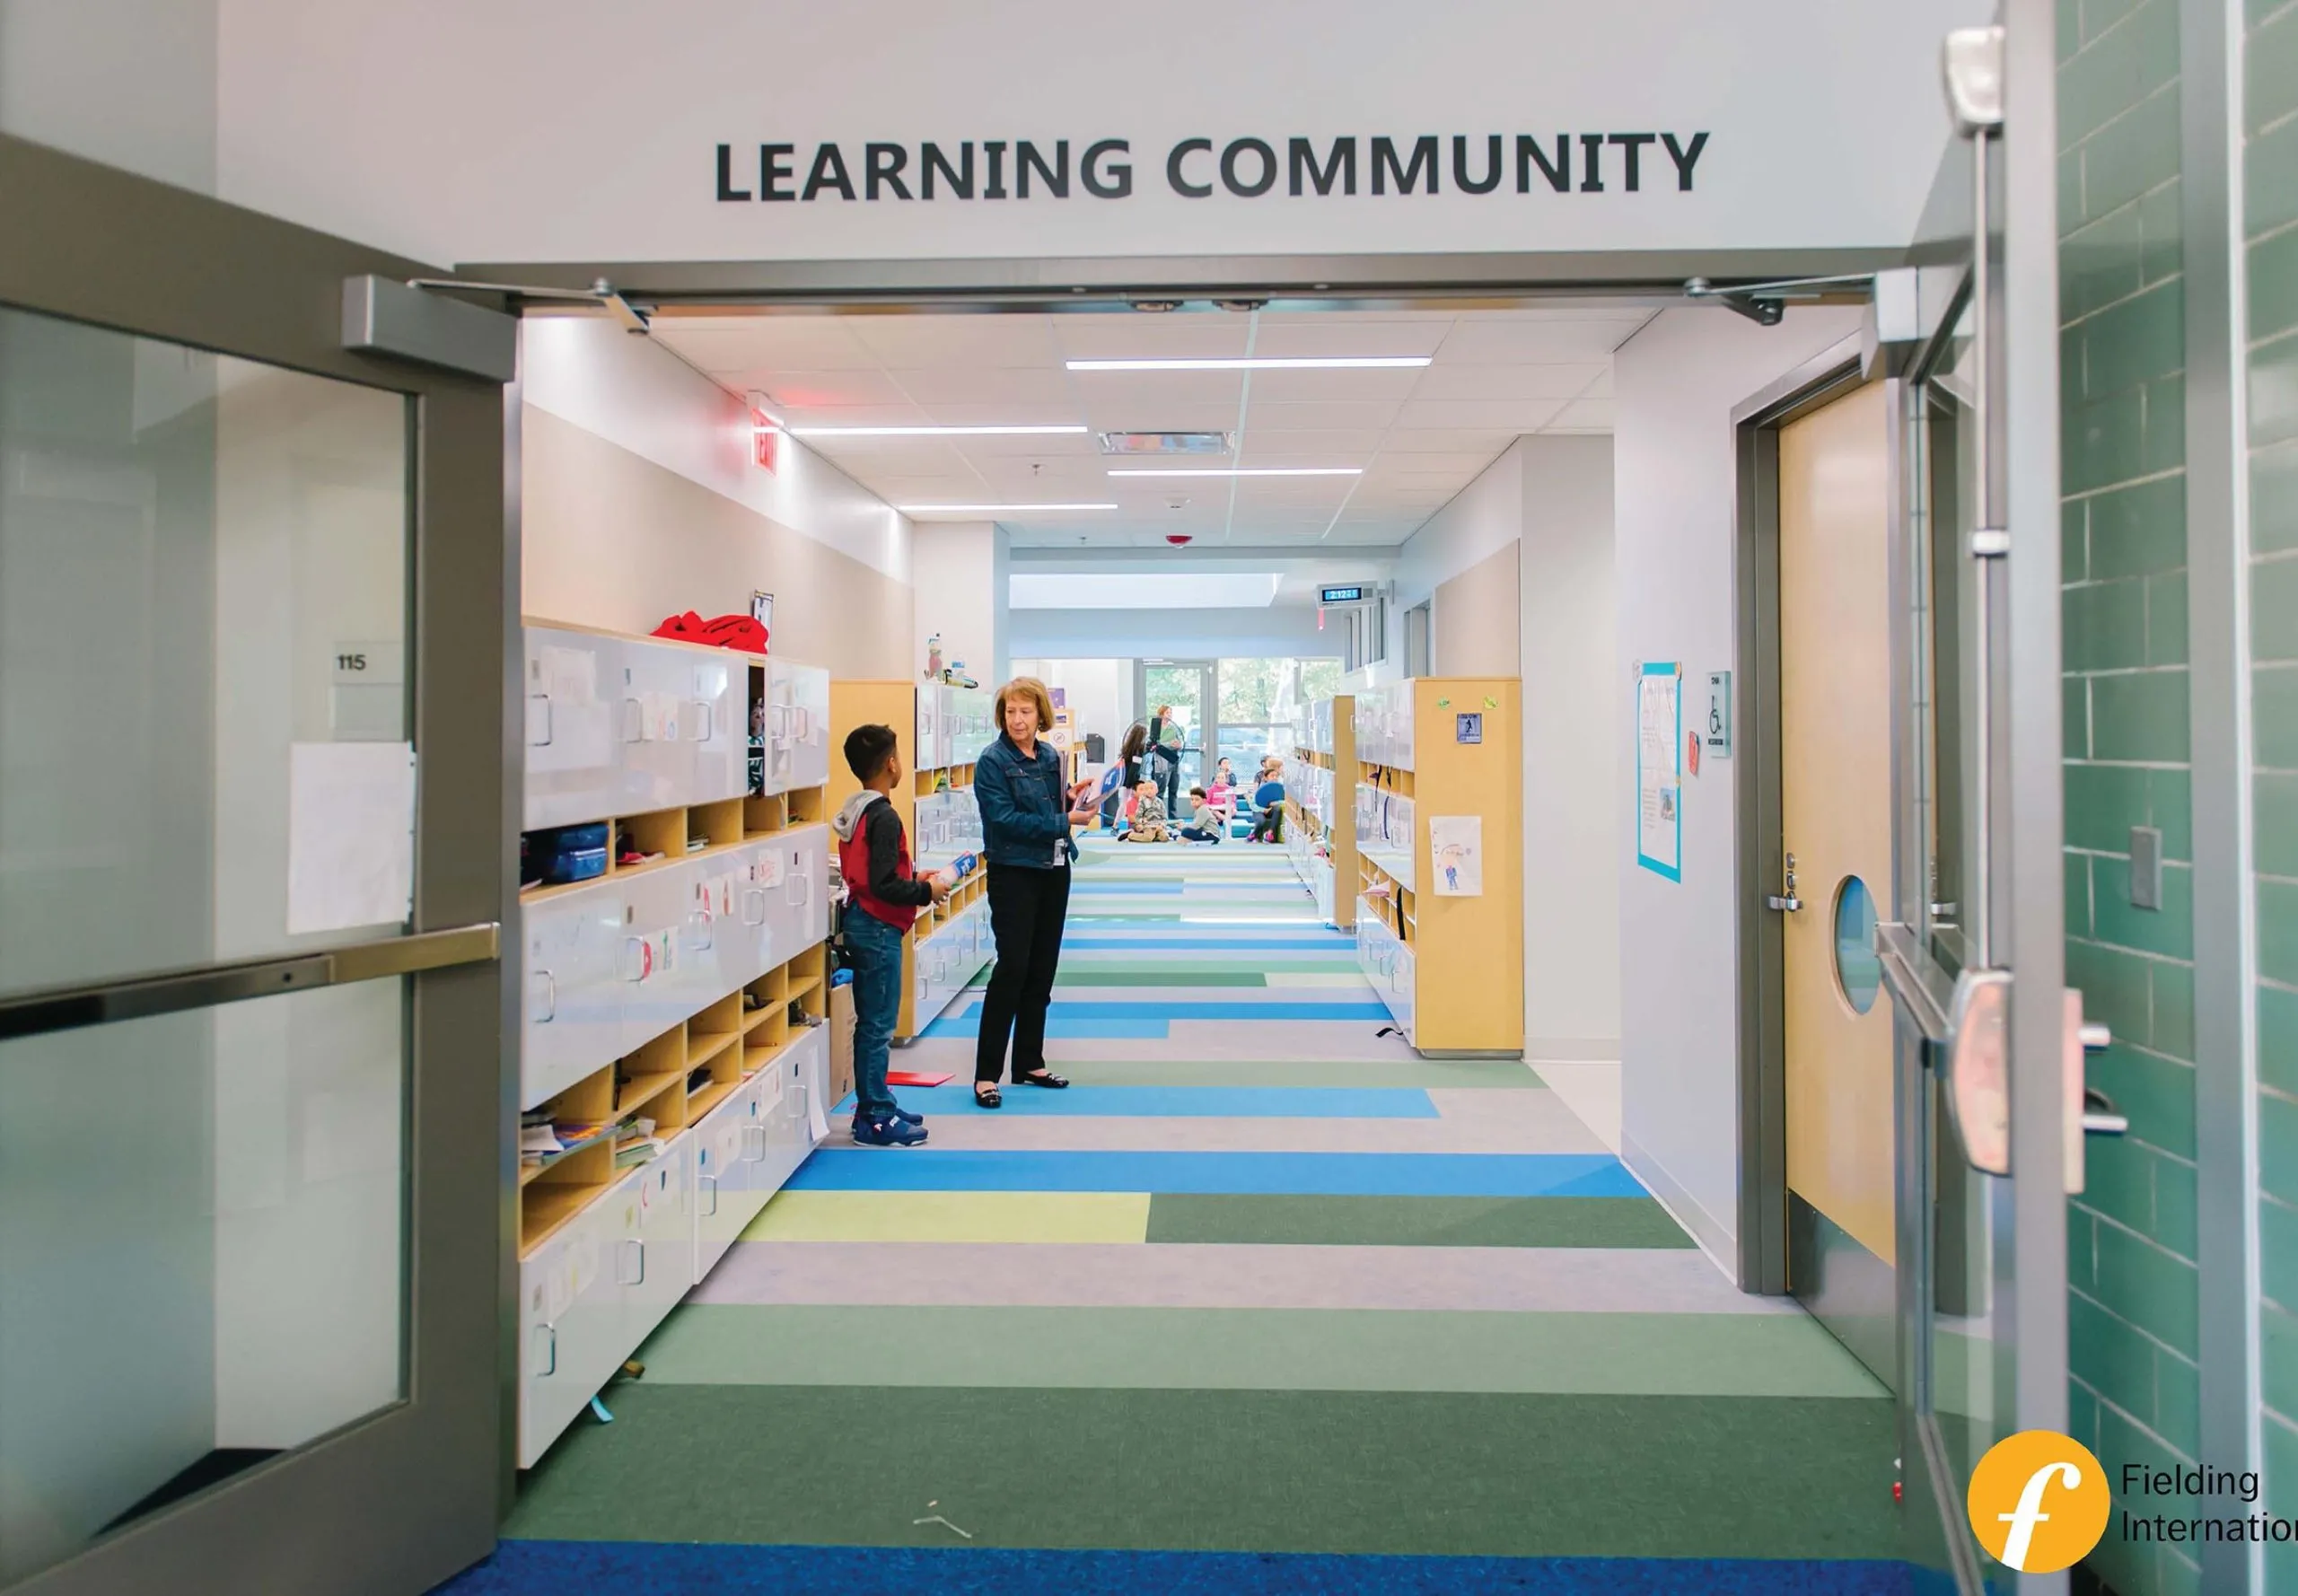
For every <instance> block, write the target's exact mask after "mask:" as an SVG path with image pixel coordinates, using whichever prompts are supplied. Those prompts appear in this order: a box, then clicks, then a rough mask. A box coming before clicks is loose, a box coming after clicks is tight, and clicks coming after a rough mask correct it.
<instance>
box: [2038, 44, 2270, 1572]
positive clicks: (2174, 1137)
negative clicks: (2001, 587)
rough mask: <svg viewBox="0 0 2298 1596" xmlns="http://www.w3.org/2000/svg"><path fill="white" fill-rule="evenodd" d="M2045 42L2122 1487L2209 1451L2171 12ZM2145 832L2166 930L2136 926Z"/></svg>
mask: <svg viewBox="0 0 2298 1596" xmlns="http://www.w3.org/2000/svg"><path fill="white" fill-rule="evenodd" d="M2058 35H2059V67H2058V95H2059V104H2058V115H2059V141H2058V142H2059V157H2058V159H2059V184H2058V190H2059V219H2058V223H2059V301H2060V306H2059V308H2060V315H2061V318H2062V329H2061V338H2060V379H2059V380H2060V403H2061V416H2062V425H2061V444H2062V453H2063V472H2064V492H2065V495H2066V501H2065V510H2064V514H2063V517H2062V521H2061V526H2060V534H2061V548H2062V550H2063V553H2064V557H2065V570H2064V574H2063V577H2062V580H2063V581H2064V583H2065V588H2064V591H2063V592H2062V595H2061V615H2060V618H2061V622H2062V625H2063V627H2064V639H2065V641H2064V648H2065V654H2064V662H2063V669H2064V671H2065V672H2066V715H2067V731H2066V877H2067V890H2066V935H2067V949H2066V959H2067V980H2068V982H2069V984H2070V985H2073V986H2076V987H2081V988H2082V990H2083V1000H2084V1006H2085V1008H2086V1011H2087V1012H2088V1013H2090V1014H2091V1015H2092V1017H2093V1018H2095V1019H2100V1020H2103V1021H2105V1022H2107V1023H2108V1024H2109V1025H2110V1026H2111V1027H2113V1030H2114V1032H2115V1045H2114V1048H2112V1050H2111V1051H2109V1053H2107V1054H2106V1055H2105V1056H2104V1057H2101V1058H2098V1059H2095V1060H2093V1061H2092V1067H2091V1076H2092V1081H2093V1082H2094V1083H2097V1084H2098V1085H2100V1086H2101V1087H2102V1088H2104V1089H2105V1090H2106V1091H2107V1092H2109V1094H2110V1095H2112V1096H2113V1097H2114V1099H2115V1101H2116V1102H2117V1103H2118V1105H2119V1106H2121V1107H2122V1108H2123V1109H2125V1110H2126V1111H2127V1113H2128V1114H2129V1116H2130V1121H2131V1134H2130V1136H2128V1137H2127V1138H2126V1139H2124V1140H2121V1141H2118V1142H2112V1143H2103V1142H2095V1141H2094V1142H2093V1143H2092V1144H2091V1147H2090V1149H2089V1158H2088V1163H2087V1169H2086V1171H2085V1173H2086V1179H2085V1189H2084V1191H2083V1195H2082V1196H2081V1197H2077V1198H2074V1199H2071V1200H2070V1202H2069V1204H2068V1211H2067V1225H2068V1234H2067V1248H2068V1253H2069V1258H2068V1280H2069V1285H2068V1291H2069V1297H2070V1301H2069V1302H2068V1345H2067V1359H2068V1370H2069V1372H2070V1382H2069V1383H2070V1390H2069V1393H2068V1395H2069V1399H2070V1404H2071V1407H2072V1411H2073V1421H2072V1422H2073V1425H2074V1433H2075V1434H2078V1435H2090V1436H2094V1437H2096V1445H2097V1447H2098V1450H2099V1453H2100V1458H2101V1461H2102V1462H2104V1463H2105V1464H2106V1466H2107V1471H2108V1478H2109V1479H2110V1480H2112V1479H2116V1478H2119V1473H2120V1467H2121V1465H2122V1464H2123V1463H2124V1462H2125V1461H2138V1460H2145V1461H2164V1462H2166V1461H2169V1460H2173V1459H2184V1460H2193V1459H2194V1457H2195V1454H2196V1451H2197V1447H2198V1445H2199V1437H2198V1435H2197V1429H2198V1425H2199V1419H2198V1416H2197V1407H2198V1403H2197V1382H2198V1376H2197V1370H2196V1361H2195V1360H2196V1350H2197V1339H2198V1329H2197V1306H2198V1302H2199V1295H2198V1293H2197V1276H2196V1269H2195V1256H2196V1247H2197V1242H2196V1234H2195V1231H2196V1215H2195V1188H2196V1179H2195V1091H2194V971H2193V958H2194V893H2193V858H2194V839H2193V826H2192V823H2191V820H2190V813H2191V810H2190V803H2189V795H2188V774H2189V773H2188V757H2189V756H2188V688H2187V670H2186V665H2187V624H2186V602H2187V592H2186V567H2187V526H2186V415H2185V405H2186V324H2185V316H2186V284H2185V280H2184V278H2183V276H2181V271H2182V266H2183V251H2182V250H2181V249H2180V238H2179V215H2180V213H2179V159H2180V152H2179V82H2178V77H2179V40H2178V8H2177V3H2176V0H2136V3H2134V0H2061V4H2060V8H2059V29H2058ZM2294 497H2298V485H2294ZM2294 731H2298V728H2294ZM2134 826H2153V827H2156V828H2158V829H2160V830H2161V831H2162V848H2163V857H2164V860H2165V868H2164V871H2163V881H2162V908H2159V909H2139V908H2133V907H2131V902H2130V893H2131V879H2130V831H2131V828H2132V827H2134ZM2294 1331H2298V1326H2294ZM2294 1378H2298V1376H2294ZM2182 1552H2183V1548H2171V1547H2153V1546H2147V1545H2145V1544H2131V1543H2127V1542H2125V1541H2123V1540H2122V1539H2120V1538H2119V1537H2115V1536H2109V1538H2108V1539H2106V1540H2105V1541H2103V1542H2102V1543H2101V1546H2100V1548H2099V1549H2098V1551H2097V1552H2096V1553H2094V1554H2093V1555H2092V1569H2093V1571H2094V1572H2095V1573H2096V1574H2098V1575H2099V1576H2100V1577H2101V1578H2102V1579H2103V1580H2105V1581H2106V1582H2107V1583H2109V1584H2110V1585H2111V1586H2112V1587H2113V1588H2114V1589H2115V1590H2116V1591H2118V1592H2121V1593H2122V1596H2160V1593H2163V1592H2181V1591H2186V1590H2190V1589H2192V1588H2193V1587H2194V1585H2195V1583H2196V1580H2197V1572H2198V1571H2197V1568H2196V1566H2195V1565H2194V1564H2193V1563H2192V1561H2191V1560H2189V1559H2188V1558H2186V1557H2184V1556H2183V1555H2182Z"/></svg>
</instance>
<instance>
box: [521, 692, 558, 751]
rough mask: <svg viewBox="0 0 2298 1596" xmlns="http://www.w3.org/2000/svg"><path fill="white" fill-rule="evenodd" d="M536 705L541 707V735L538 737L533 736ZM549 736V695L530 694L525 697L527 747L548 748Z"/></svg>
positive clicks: (550, 734)
mask: <svg viewBox="0 0 2298 1596" xmlns="http://www.w3.org/2000/svg"><path fill="white" fill-rule="evenodd" d="M538 704H539V705H541V706H542V735H541V736H539V737H538V736H536V735H535V734H534V723H535V706H536V705H538ZM551 736H552V731H551V720H550V695H549V694H548V693H530V694H529V695H528V696H527V746H528V747H529V748H548V747H549V746H550V740H551Z"/></svg>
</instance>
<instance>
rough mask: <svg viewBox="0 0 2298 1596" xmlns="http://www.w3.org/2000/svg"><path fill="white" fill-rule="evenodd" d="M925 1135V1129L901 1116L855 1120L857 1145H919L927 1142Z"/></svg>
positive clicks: (855, 1140) (855, 1141) (855, 1142)
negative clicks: (900, 1117)
mask: <svg viewBox="0 0 2298 1596" xmlns="http://www.w3.org/2000/svg"><path fill="white" fill-rule="evenodd" d="M925 1137H926V1133H925V1131H924V1130H922V1129H920V1128H919V1127H917V1126H915V1125H911V1124H909V1123H908V1122H907V1121H905V1120H902V1119H899V1118H885V1119H856V1120H855V1122H854V1144H855V1146H857V1147H917V1146H923V1145H924V1144H925Z"/></svg>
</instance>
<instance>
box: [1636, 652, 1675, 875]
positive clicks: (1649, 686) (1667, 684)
mask: <svg viewBox="0 0 2298 1596" xmlns="http://www.w3.org/2000/svg"><path fill="white" fill-rule="evenodd" d="M1683 684H1684V673H1683V667H1682V666H1680V665H1667V664H1645V665H1642V666H1639V667H1638V668H1637V670H1636V863H1637V864H1641V865H1642V866H1643V867H1644V868H1645V869H1646V870H1648V871H1651V872H1652V873H1653V874H1655V875H1663V876H1665V877H1667V878H1668V879H1669V880H1670V881H1681V880H1683V879H1684V878H1683V863H1684V817H1683V790H1684V783H1683V749H1684V737H1683V731H1684V701H1683Z"/></svg>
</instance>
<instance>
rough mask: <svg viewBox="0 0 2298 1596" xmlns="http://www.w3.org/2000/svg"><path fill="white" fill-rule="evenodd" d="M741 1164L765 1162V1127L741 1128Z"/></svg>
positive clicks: (751, 1126)
mask: <svg viewBox="0 0 2298 1596" xmlns="http://www.w3.org/2000/svg"><path fill="white" fill-rule="evenodd" d="M753 1149H755V1151H753ZM742 1162H744V1163H764V1162H766V1127H764V1126H763V1125H745V1126H744V1127H742Z"/></svg>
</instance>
